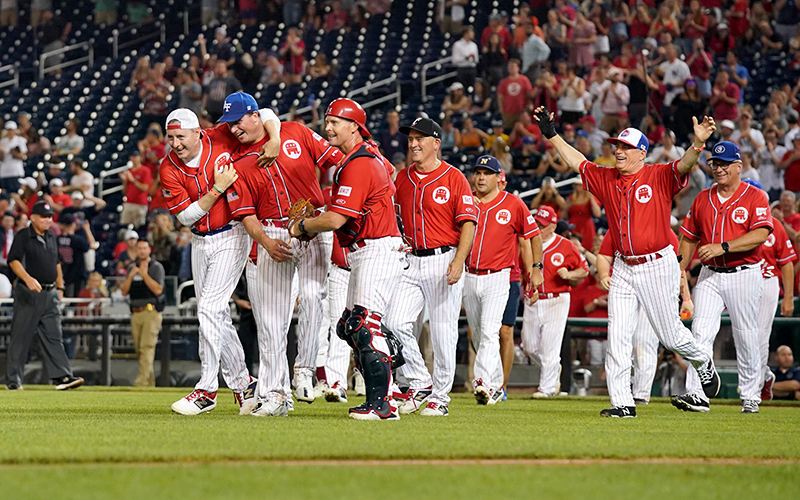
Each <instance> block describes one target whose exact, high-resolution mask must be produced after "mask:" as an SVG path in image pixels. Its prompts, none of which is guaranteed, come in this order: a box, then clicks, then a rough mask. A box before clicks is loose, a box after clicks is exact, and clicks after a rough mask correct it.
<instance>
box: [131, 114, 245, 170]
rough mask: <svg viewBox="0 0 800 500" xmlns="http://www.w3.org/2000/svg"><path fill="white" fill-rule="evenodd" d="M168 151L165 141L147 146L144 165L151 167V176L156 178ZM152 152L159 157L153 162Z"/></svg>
mask: <svg viewBox="0 0 800 500" xmlns="http://www.w3.org/2000/svg"><path fill="white" fill-rule="evenodd" d="M223 125H224V124H223ZM231 137H233V136H231ZM166 151H167V145H166V144H165V143H163V142H159V143H158V144H156V145H155V146H151V147H149V148H147V149H146V150H145V152H144V154H143V155H142V165H144V166H146V167H147V168H149V169H150V174H151V176H150V177H151V178H154V177H155V176H156V171H157V170H158V168H159V167H158V166H159V164H160V163H161V161H162V160H163V159H164V157H165V156H166V155H167V153H166ZM151 152H152V153H155V155H156V158H158V160H157V161H156V162H152V161H150V158H148V157H149V156H150V154H149V153H151Z"/></svg>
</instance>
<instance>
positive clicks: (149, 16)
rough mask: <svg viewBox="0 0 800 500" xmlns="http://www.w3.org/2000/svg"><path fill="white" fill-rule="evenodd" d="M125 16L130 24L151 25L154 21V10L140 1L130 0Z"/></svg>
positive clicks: (126, 6)
mask: <svg viewBox="0 0 800 500" xmlns="http://www.w3.org/2000/svg"><path fill="white" fill-rule="evenodd" d="M125 14H126V15H127V17H128V22H129V23H130V24H139V23H149V22H150V21H152V20H153V9H151V8H150V7H149V6H148V5H147V4H146V3H144V2H142V1H140V0H128V3H127V4H126V5H125Z"/></svg>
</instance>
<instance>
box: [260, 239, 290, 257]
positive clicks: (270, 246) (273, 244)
mask: <svg viewBox="0 0 800 500" xmlns="http://www.w3.org/2000/svg"><path fill="white" fill-rule="evenodd" d="M263 246H264V248H265V249H266V250H267V253H269V256H270V257H272V260H274V261H275V262H283V261H286V260H289V259H291V258H292V252H291V250H290V248H289V244H288V243H286V242H285V241H283V240H279V239H273V238H267V243H266V245H263Z"/></svg>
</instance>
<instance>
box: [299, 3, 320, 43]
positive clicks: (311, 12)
mask: <svg viewBox="0 0 800 500" xmlns="http://www.w3.org/2000/svg"><path fill="white" fill-rule="evenodd" d="M300 25H301V26H302V27H303V32H304V33H305V34H307V35H308V34H310V33H316V32H317V31H319V30H320V28H322V17H320V15H319V14H318V13H317V5H316V4H315V3H314V2H309V3H308V5H307V6H306V12H305V14H303V19H301V20H300Z"/></svg>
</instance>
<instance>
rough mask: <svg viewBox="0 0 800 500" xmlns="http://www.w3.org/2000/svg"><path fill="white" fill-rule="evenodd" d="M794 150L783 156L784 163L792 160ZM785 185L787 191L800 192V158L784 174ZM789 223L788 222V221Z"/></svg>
mask: <svg viewBox="0 0 800 500" xmlns="http://www.w3.org/2000/svg"><path fill="white" fill-rule="evenodd" d="M793 153H794V150H789V151H787V152H786V154H784V155H783V158H781V160H782V161H786V160H788V159H789V158H791V156H792V154H793ZM783 183H784V185H785V186H786V189H788V190H789V191H795V192H796V191H800V158H798V159H796V160H794V161H793V162H792V163H790V164H789V166H788V167H786V172H785V173H784V178H783ZM787 222H788V221H787ZM792 227H794V226H792Z"/></svg>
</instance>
